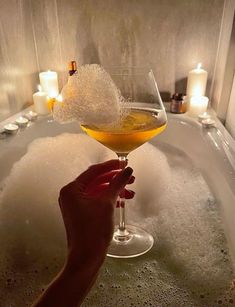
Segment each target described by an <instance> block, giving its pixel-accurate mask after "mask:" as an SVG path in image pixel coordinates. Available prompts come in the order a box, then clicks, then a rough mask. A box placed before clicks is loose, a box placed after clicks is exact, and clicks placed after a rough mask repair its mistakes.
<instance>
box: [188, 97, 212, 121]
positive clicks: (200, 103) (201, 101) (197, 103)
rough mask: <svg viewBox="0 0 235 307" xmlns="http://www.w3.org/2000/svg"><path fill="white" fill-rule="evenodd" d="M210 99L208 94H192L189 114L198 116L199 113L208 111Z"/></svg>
mask: <svg viewBox="0 0 235 307" xmlns="http://www.w3.org/2000/svg"><path fill="white" fill-rule="evenodd" d="M208 101H209V99H208V97H206V96H192V97H191V98H190V103H189V108H188V115H190V116H192V117H197V116H198V115H200V114H203V113H204V112H206V110H207V106H208Z"/></svg>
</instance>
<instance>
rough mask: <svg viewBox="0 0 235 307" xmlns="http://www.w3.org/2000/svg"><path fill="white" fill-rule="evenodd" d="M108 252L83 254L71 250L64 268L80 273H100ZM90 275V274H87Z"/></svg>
mask: <svg viewBox="0 0 235 307" xmlns="http://www.w3.org/2000/svg"><path fill="white" fill-rule="evenodd" d="M106 252H107V251H106V250H105V251H103V252H99V253H89V254H87V253H84V251H83V252H82V253H81V252H80V251H78V250H69V252H68V256H67V260H66V263H65V266H64V269H65V270H66V271H70V272H71V271H72V272H76V271H78V272H80V271H83V270H86V271H88V270H89V271H91V273H92V274H93V273H94V272H96V271H98V270H99V268H100V267H101V265H102V264H103V262H104V260H105V257H106ZM87 273H88V272H87Z"/></svg>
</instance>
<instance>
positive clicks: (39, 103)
mask: <svg viewBox="0 0 235 307" xmlns="http://www.w3.org/2000/svg"><path fill="white" fill-rule="evenodd" d="M33 102H34V108H35V111H36V112H37V113H38V114H42V115H45V114H48V113H49V110H48V106H47V94H46V93H45V92H42V87H41V86H40V85H38V92H36V93H34V94H33Z"/></svg>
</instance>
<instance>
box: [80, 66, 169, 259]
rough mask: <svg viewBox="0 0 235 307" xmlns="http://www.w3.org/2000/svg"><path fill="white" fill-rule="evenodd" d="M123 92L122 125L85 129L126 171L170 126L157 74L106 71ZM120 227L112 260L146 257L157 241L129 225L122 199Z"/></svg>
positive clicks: (140, 70)
mask: <svg viewBox="0 0 235 307" xmlns="http://www.w3.org/2000/svg"><path fill="white" fill-rule="evenodd" d="M105 69H106V71H107V72H108V73H109V74H110V76H111V78H112V79H113V81H114V83H115V84H116V86H117V87H118V88H119V89H120V91H121V95H122V97H124V99H125V103H124V104H123V108H124V110H123V112H122V113H123V115H122V117H121V119H120V123H119V124H118V125H117V124H116V125H114V126H113V127H112V126H110V125H108V126H107V127H106V126H105V125H101V126H97V125H96V126H93V125H82V129H83V130H84V131H85V132H86V133H87V134H88V135H89V136H91V137H92V138H94V139H96V140H97V141H98V142H100V143H102V144H103V145H104V146H106V147H108V148H109V149H111V150H112V151H114V152H115V153H116V154H117V156H118V159H119V161H120V168H124V167H125V166H126V162H127V156H128V154H129V153H130V152H131V151H132V150H134V149H136V148H137V147H139V146H141V145H142V144H144V143H145V142H147V141H149V140H150V139H151V138H153V137H154V136H156V135H157V134H159V133H161V132H162V131H163V130H164V129H165V127H166V122H167V117H166V112H165V108H164V105H163V103H162V100H161V96H160V93H159V90H158V86H157V82H156V80H155V78H154V74H153V71H152V70H151V69H147V68H133V67H132V68H121V67H119V68H105ZM116 210H119V224H118V225H117V226H115V231H114V235H113V239H112V241H111V244H110V247H109V250H108V254H107V255H108V256H110V257H115V258H131V257H136V256H139V255H142V254H144V253H146V252H147V251H149V250H150V249H151V247H152V246H153V242H154V240H153V237H152V235H151V234H149V233H148V232H146V231H145V230H144V229H142V228H140V227H138V226H133V225H126V220H125V199H124V198H122V197H119V199H118V206H117V209H116Z"/></svg>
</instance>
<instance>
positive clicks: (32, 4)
mask: <svg viewBox="0 0 235 307" xmlns="http://www.w3.org/2000/svg"><path fill="white" fill-rule="evenodd" d="M224 1H225V0H206V1H205V0H118V1H117V0H98V1H97V0H31V1H30V0H0V6H1V7H0V89H1V90H0V112H1V113H2V111H1V110H4V109H5V110H6V112H7V111H8V112H10V113H14V112H16V111H18V110H19V109H20V108H22V107H23V106H25V105H26V104H27V103H30V102H32V93H33V91H35V89H36V84H37V82H38V79H37V74H38V71H42V70H48V69H52V70H56V71H58V72H59V76H60V86H62V84H63V83H64V82H65V81H66V78H67V75H66V73H64V72H65V71H66V69H67V62H68V61H69V60H72V59H76V60H77V61H78V63H79V64H84V63H101V64H102V65H106V66H110V65H127V66H146V65H148V66H151V67H152V69H153V70H154V72H155V74H156V77H157V81H158V83H159V88H160V91H161V92H162V93H163V98H164V99H169V95H170V94H172V93H173V92H174V91H185V89H186V77H187V73H188V71H189V70H191V69H192V68H193V67H194V66H195V65H196V64H197V63H198V62H202V64H203V67H204V68H205V69H206V70H207V71H208V73H209V76H208V77H209V79H208V87H207V95H209V94H210V88H211V80H212V77H213V73H214V66H215V60H216V54H217V48H218V41H219V31H220V25H221V18H222V14H223V6H224ZM4 116H5V115H0V117H4Z"/></svg>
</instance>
